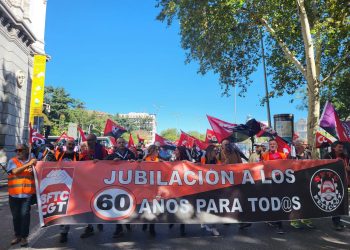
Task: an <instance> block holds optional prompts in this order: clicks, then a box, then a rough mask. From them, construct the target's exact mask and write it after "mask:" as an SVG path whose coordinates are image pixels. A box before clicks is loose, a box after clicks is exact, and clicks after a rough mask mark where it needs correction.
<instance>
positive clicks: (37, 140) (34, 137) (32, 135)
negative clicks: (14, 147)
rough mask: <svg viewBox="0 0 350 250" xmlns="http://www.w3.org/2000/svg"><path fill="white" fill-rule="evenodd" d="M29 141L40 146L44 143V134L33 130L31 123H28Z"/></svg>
mask: <svg viewBox="0 0 350 250" xmlns="http://www.w3.org/2000/svg"><path fill="white" fill-rule="evenodd" d="M29 143H30V144H33V145H34V146H40V145H44V144H45V143H46V140H45V136H43V135H42V134H39V133H38V132H37V131H35V130H34V129H33V128H32V124H31V123H29Z"/></svg>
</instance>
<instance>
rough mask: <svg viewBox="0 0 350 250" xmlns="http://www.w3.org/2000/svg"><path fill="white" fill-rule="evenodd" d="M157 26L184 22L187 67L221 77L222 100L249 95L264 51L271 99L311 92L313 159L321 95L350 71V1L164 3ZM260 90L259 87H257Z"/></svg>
mask: <svg viewBox="0 0 350 250" xmlns="http://www.w3.org/2000/svg"><path fill="white" fill-rule="evenodd" d="M157 6H158V7H159V8H160V13H159V15H158V17H157V18H158V19H159V20H161V21H166V22H167V24H168V25H171V24H172V23H173V21H174V20H175V19H178V20H179V21H180V34H181V45H182V47H183V48H184V49H185V51H186V54H187V59H186V62H190V61H192V60H194V61H198V62H199V65H200V67H199V72H200V73H202V74H205V73H207V72H208V71H214V73H217V74H219V76H220V84H221V86H222V87H223V88H224V93H226V94H227V93H228V90H229V88H230V86H235V85H238V86H239V87H240V90H241V91H240V94H241V95H244V93H245V92H246V91H247V89H248V87H249V85H251V83H252V81H251V80H250V77H251V75H252V73H253V72H255V71H256V69H257V67H258V66H259V64H260V61H261V55H262V53H261V49H260V48H261V47H260V44H261V40H262V39H263V41H264V42H265V44H266V49H267V53H266V60H267V69H268V74H269V76H270V79H271V83H272V90H271V91H270V93H269V96H270V97H274V96H281V95H283V94H284V93H288V94H294V93H295V92H296V91H297V90H299V89H300V88H301V87H304V88H305V86H306V90H307V100H308V140H309V143H310V144H312V145H313V147H312V155H313V157H316V147H315V143H316V142H315V134H316V130H317V126H318V120H319V115H320V95H321V92H322V91H323V90H324V89H326V88H327V87H329V89H332V88H331V86H334V83H335V82H337V81H338V80H337V78H339V77H341V76H342V75H345V74H346V73H347V72H349V67H346V66H347V65H348V64H349V62H350V37H349V34H350V16H349V13H350V4H349V1H348V0H309V1H305V0H283V1H282V0H269V1H263V0H202V1H192V0H159V1H158V5H157ZM257 84H259V86H261V85H262V84H261V83H257Z"/></svg>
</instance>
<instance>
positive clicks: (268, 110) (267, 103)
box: [260, 29, 271, 128]
mask: <svg viewBox="0 0 350 250" xmlns="http://www.w3.org/2000/svg"><path fill="white" fill-rule="evenodd" d="M260 40H261V51H262V60H263V67H264V80H265V96H266V108H267V122H268V126H269V127H270V128H271V114H270V100H269V90H268V86H267V75H266V65H265V49H264V38H263V33H262V31H261V29H260Z"/></svg>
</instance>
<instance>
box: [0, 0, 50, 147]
mask: <svg viewBox="0 0 350 250" xmlns="http://www.w3.org/2000/svg"><path fill="white" fill-rule="evenodd" d="M46 3H47V2H46V1H45V0H1V1H0V147H4V148H5V149H6V150H12V149H14V147H15V145H16V143H21V142H27V141H28V135H29V129H28V123H29V108H30V97H31V85H32V74H33V56H34V55H35V54H42V55H45V48H44V44H45V43H44V34H45V19H46Z"/></svg>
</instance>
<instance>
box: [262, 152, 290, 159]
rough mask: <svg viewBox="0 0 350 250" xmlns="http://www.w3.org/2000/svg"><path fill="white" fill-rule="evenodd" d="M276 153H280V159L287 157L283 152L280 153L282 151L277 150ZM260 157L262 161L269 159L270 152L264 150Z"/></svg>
mask: <svg viewBox="0 0 350 250" xmlns="http://www.w3.org/2000/svg"><path fill="white" fill-rule="evenodd" d="M277 153H278V154H279V155H280V157H281V160H285V159H287V156H286V154H285V153H282V152H277ZM261 157H262V160H263V161H269V160H270V152H265V153H264V154H262V156H261Z"/></svg>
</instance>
